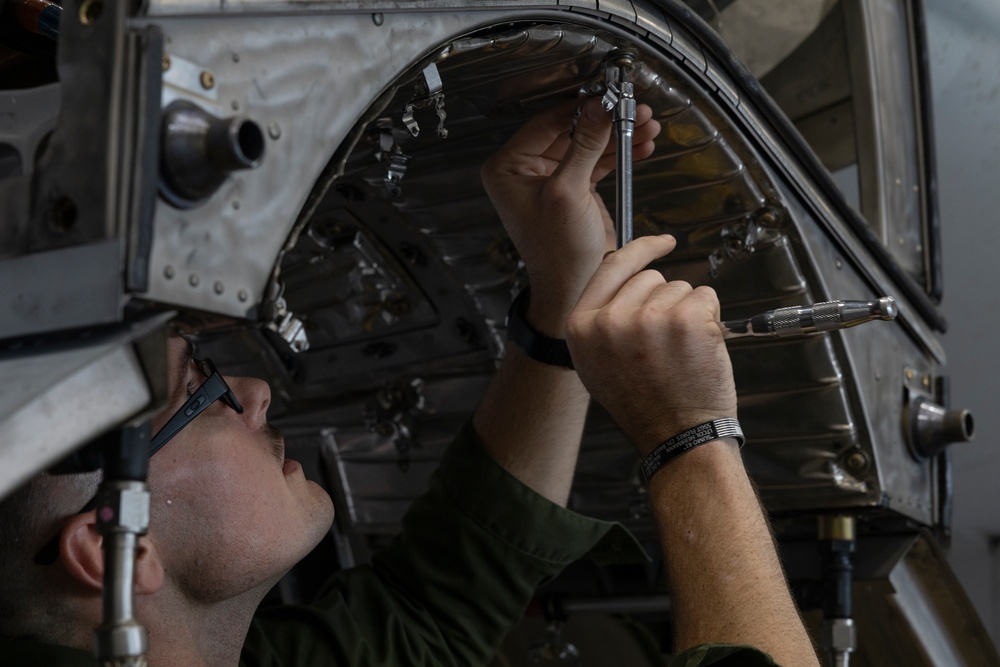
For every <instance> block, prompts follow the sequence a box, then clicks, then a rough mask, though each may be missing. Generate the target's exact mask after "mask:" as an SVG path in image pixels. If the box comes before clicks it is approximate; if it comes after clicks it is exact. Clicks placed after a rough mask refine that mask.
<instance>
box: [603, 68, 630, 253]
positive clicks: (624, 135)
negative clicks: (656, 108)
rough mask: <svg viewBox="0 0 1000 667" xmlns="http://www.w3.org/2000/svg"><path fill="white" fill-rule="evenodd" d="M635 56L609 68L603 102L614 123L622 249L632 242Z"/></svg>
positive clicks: (618, 227) (617, 223) (617, 222)
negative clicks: (632, 78)
mask: <svg viewBox="0 0 1000 667" xmlns="http://www.w3.org/2000/svg"><path fill="white" fill-rule="evenodd" d="M633 58H634V57H633V56H632V54H629V53H621V54H618V55H617V56H616V57H615V58H613V59H612V61H611V62H610V63H608V64H607V66H606V67H607V73H606V75H605V78H606V80H607V88H606V90H605V92H604V98H603V99H602V100H601V103H602V105H603V106H604V110H605V111H610V112H611V114H612V120H613V121H614V129H615V140H616V142H617V148H616V149H615V167H616V168H615V231H616V238H617V244H618V247H619V248H621V247H622V246H624V245H625V244H626V243H628V242H629V241H631V240H632V135H633V132H634V130H635V96H634V91H633V86H632V82H631V81H629V80H628V79H629V78H630V76H631V73H630V68H631V66H632V62H633Z"/></svg>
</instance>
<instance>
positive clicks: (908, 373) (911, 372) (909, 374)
mask: <svg viewBox="0 0 1000 667" xmlns="http://www.w3.org/2000/svg"><path fill="white" fill-rule="evenodd" d="M906 379H907V380H912V379H913V371H911V370H907V371H906Z"/></svg>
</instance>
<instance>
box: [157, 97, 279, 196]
mask: <svg viewBox="0 0 1000 667" xmlns="http://www.w3.org/2000/svg"><path fill="white" fill-rule="evenodd" d="M161 142H162V146H161V152H160V194H161V195H162V196H163V197H164V199H166V200H167V201H168V202H170V203H171V204H172V205H174V206H176V207H178V208H191V207H193V206H196V205H198V204H200V203H202V202H204V201H205V200H206V199H208V198H209V197H210V196H211V195H212V194H213V193H214V192H215V191H216V190H218V189H219V186H221V185H222V183H223V182H224V181H225V180H226V178H227V177H228V176H229V174H230V172H233V171H238V170H241V169H253V168H256V167H257V166H259V165H260V163H261V160H263V158H264V133H263V131H262V130H261V129H260V126H258V125H257V123H255V122H253V121H252V120H249V119H247V118H244V117H242V116H231V117H229V118H217V117H216V116H213V115H212V114H210V113H208V112H207V111H205V110H203V109H201V108H200V107H198V106H196V105H195V104H192V103H191V102H188V101H186V100H177V101H176V102H173V103H171V104H170V106H168V107H167V108H166V110H165V112H164V115H163V126H162V136H161Z"/></svg>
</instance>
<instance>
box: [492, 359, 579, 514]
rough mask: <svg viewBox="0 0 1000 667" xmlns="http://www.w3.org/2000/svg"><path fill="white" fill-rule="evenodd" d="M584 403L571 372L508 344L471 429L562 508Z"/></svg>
mask: <svg viewBox="0 0 1000 667" xmlns="http://www.w3.org/2000/svg"><path fill="white" fill-rule="evenodd" d="M588 404H589V396H588V394H587V391H586V390H585V389H584V388H583V384H581V383H580V379H579V378H578V377H577V374H576V372H574V371H573V370H571V369H568V368H561V367H558V366H550V365H547V364H543V363H540V362H537V361H534V360H532V359H530V358H528V356H527V355H526V354H525V353H524V352H522V351H521V350H520V349H519V348H518V347H517V346H516V345H514V344H513V343H510V344H508V346H507V354H506V356H505V358H504V360H503V362H502V363H501V364H500V368H499V369H498V370H497V373H496V376H495V377H494V378H493V381H492V383H491V384H490V386H489V389H488V390H487V392H486V396H485V397H484V398H483V401H482V403H481V404H480V406H479V408H477V410H476V413H475V415H474V416H473V426H474V427H475V429H476V433H477V434H478V435H479V438H480V440H481V441H482V443H483V446H484V448H485V449H486V451H487V452H489V454H490V456H492V457H493V459H494V460H495V461H496V462H497V463H499V464H500V465H502V466H503V467H504V468H506V469H507V471H508V472H510V473H511V474H512V475H514V476H515V477H517V478H518V479H519V480H520V481H521V482H522V483H524V484H525V485H526V486H528V487H529V488H531V489H532V490H533V491H535V492H536V493H538V494H540V495H542V496H544V497H545V498H547V499H549V500H551V501H552V502H554V503H557V504H559V505H562V506H564V507H565V506H566V501H567V500H568V499H569V491H570V487H571V486H572V483H573V473H574V470H575V469H576V459H577V455H578V453H579V449H580V438H581V436H582V434H583V427H584V421H585V419H586V415H587V406H588Z"/></svg>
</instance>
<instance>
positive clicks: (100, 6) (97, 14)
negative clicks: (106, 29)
mask: <svg viewBox="0 0 1000 667" xmlns="http://www.w3.org/2000/svg"><path fill="white" fill-rule="evenodd" d="M103 13H104V3H103V2H101V0H84V2H83V4H81V5H80V23H82V24H83V25H94V24H95V23H97V21H98V19H100V18H101V14H103Z"/></svg>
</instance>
